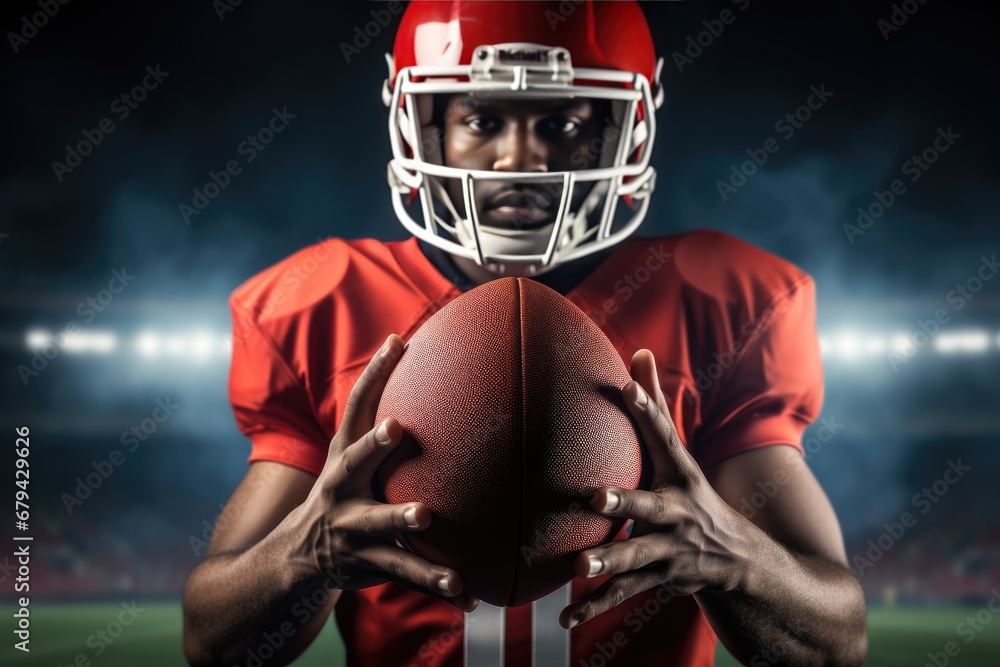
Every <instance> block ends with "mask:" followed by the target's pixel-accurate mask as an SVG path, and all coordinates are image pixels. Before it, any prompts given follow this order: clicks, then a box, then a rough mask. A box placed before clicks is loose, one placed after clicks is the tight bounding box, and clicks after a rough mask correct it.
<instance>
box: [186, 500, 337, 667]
mask: <svg viewBox="0 0 1000 667" xmlns="http://www.w3.org/2000/svg"><path fill="white" fill-rule="evenodd" d="M305 514H306V513H305V512H304V511H303V510H302V509H301V508H300V509H297V510H293V511H292V512H291V513H289V515H288V516H287V517H286V518H285V519H284V520H283V521H282V522H281V523H280V524H279V525H278V526H276V527H275V529H274V530H273V531H271V533H270V534H268V535H267V536H266V537H265V538H264V539H262V540H261V541H260V542H258V543H257V544H255V545H253V546H252V547H250V548H248V549H247V550H245V551H242V552H240V553H232V554H226V553H224V554H219V555H215V556H211V557H209V558H208V559H207V560H206V561H205V562H203V563H202V564H201V565H199V566H198V568H197V569H195V571H194V572H193V573H192V574H191V577H190V578H189V580H188V583H187V586H186V588H185V592H184V651H185V654H186V656H187V659H188V661H189V662H190V663H191V664H192V665H197V666H200V665H226V666H227V667H228V666H230V665H238V664H243V663H245V662H246V660H247V657H248V654H247V651H251V652H257V651H258V649H259V647H260V646H261V645H262V644H267V645H268V647H269V648H268V650H269V651H270V650H271V649H273V651H274V657H272V658H270V659H269V660H268V664H269V665H285V664H288V663H289V662H291V661H292V660H294V659H295V658H296V657H297V656H298V655H299V654H300V653H301V652H302V651H303V650H305V648H306V647H307V646H308V645H309V644H310V643H312V641H313V639H315V637H316V635H317V634H318V633H319V631H320V630H321V629H322V627H323V624H324V622H325V621H326V619H327V618H328V617H329V615H330V612H331V610H332V609H333V607H334V605H335V604H336V601H337V598H338V597H339V595H340V591H339V590H337V585H338V582H337V581H336V573H334V572H327V573H324V572H322V571H320V569H319V568H318V567H317V566H316V564H315V560H314V559H312V558H311V557H310V555H309V553H308V548H307V546H306V545H307V543H308V541H307V540H303V534H304V533H303V530H305V531H308V530H309V525H308V523H307V522H306V521H304V519H305ZM269 638H270V640H271V641H268V639H269ZM279 643H280V644H281V645H280V646H279V647H275V646H274V644H279Z"/></svg>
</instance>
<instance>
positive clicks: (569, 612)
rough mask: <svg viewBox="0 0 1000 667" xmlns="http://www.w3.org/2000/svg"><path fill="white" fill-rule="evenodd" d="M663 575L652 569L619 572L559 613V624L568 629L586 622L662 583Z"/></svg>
mask: <svg viewBox="0 0 1000 667" xmlns="http://www.w3.org/2000/svg"><path fill="white" fill-rule="evenodd" d="M661 579H662V576H661V575H659V574H658V573H656V572H652V571H646V572H643V571H639V572H628V573H626V574H619V575H616V576H614V577H612V578H611V579H608V580H607V581H606V582H604V583H603V584H601V585H600V586H598V587H597V588H595V589H594V590H593V592H591V593H590V595H587V596H586V597H585V598H583V599H582V600H580V601H578V602H574V603H573V604H571V605H569V606H568V607H566V608H565V609H563V610H562V613H561V614H559V624H560V625H562V626H563V627H564V628H566V629H567V630H568V629H569V628H572V627H574V626H577V625H579V624H580V623H586V622H587V621H589V620H590V619H592V618H594V617H595V616H597V615H598V614H603V613H604V612H606V611H607V610H608V609H611V608H612V607H617V606H618V605H620V604H621V603H623V602H625V601H626V600H628V599H629V598H630V597H632V596H633V595H638V594H639V593H642V592H643V591H645V590H648V589H650V588H652V587H654V586H656V585H657V584H659V583H660V581H661Z"/></svg>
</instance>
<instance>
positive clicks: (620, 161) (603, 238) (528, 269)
mask: <svg viewBox="0 0 1000 667" xmlns="http://www.w3.org/2000/svg"><path fill="white" fill-rule="evenodd" d="M475 51H476V53H477V54H482V62H478V61H476V62H474V63H473V64H472V65H434V66H421V67H413V68H403V69H402V70H400V72H399V74H398V77H396V79H395V81H396V84H395V86H394V87H390V85H389V81H391V80H392V79H393V75H394V73H393V71H392V66H391V59H390V78H389V79H388V80H387V81H386V84H385V86H384V88H383V99H384V101H385V103H386V104H387V105H388V106H389V126H390V142H391V145H392V150H393V159H392V160H391V161H390V162H389V170H388V179H389V185H390V188H391V190H392V203H393V208H394V210H395V212H396V215H397V216H398V217H399V220H400V222H402V224H403V226H404V227H406V229H407V230H408V231H409V232H410V233H412V234H413V235H415V236H417V237H418V238H420V239H421V240H423V241H425V242H426V243H429V244H430V245H433V246H435V247H438V248H440V249H442V250H444V251H446V252H448V253H450V254H452V255H454V256H455V257H462V258H466V259H469V260H473V261H475V262H476V264H478V265H479V266H481V267H483V269H485V270H487V271H490V272H493V273H496V274H498V275H505V276H535V275H540V274H541V273H545V272H546V271H550V270H551V269H553V268H555V267H556V266H558V265H560V264H562V263H565V262H569V261H573V260H575V259H579V258H582V257H585V256H587V255H591V254H593V253H596V252H599V251H602V250H604V249H606V248H609V247H612V246H614V245H617V244H618V243H620V242H621V241H623V240H625V238H627V237H628V236H629V235H631V234H632V233H633V232H634V231H635V230H636V228H637V227H638V226H639V224H640V223H641V221H642V219H643V218H644V217H645V214H646V210H647V208H648V206H649V197H650V194H651V193H652V191H653V188H654V185H655V171H654V169H653V168H652V167H651V166H650V165H649V155H650V151H651V147H652V143H653V137H654V133H655V127H656V125H655V121H654V119H653V116H654V111H655V109H656V108H657V107H658V106H659V105H660V103H661V102H662V90H660V88H659V85H658V78H659V72H660V69H662V59H661V60H660V61H659V63H658V66H657V76H656V79H657V81H654V84H655V86H656V90H657V93H656V96H655V98H654V94H653V92H652V89H651V85H650V82H649V81H647V80H646V78H645V77H643V76H642V75H641V74H635V73H631V72H622V71H617V70H603V69H585V68H578V69H575V70H574V68H573V66H572V63H571V61H570V57H569V52H568V51H566V50H565V49H562V48H558V47H547V46H543V45H538V44H522V43H511V44H498V45H494V46H481V47H479V48H477V49H476V50H475ZM509 54H515V55H518V54H521V55H530V56H532V57H531V58H528V57H521V58H518V57H514V56H510V55H509ZM505 58H508V59H509V62H508V61H507V60H505ZM535 61H539V63H541V64H531V63H534V62H535ZM411 70H414V71H417V74H416V75H414V74H413V73H412V72H411ZM554 73H555V74H554ZM463 81H464V83H463ZM577 81H580V83H579V84H578V83H577ZM623 83H627V84H629V86H622V84H623ZM512 91H513V92H512ZM463 92H464V93H469V94H478V95H490V94H497V95H499V94H503V95H505V96H511V95H518V94H523V96H524V97H525V99H532V98H534V99H538V98H539V97H544V98H559V99H562V98H576V97H583V98H586V97H594V98H602V99H607V100H611V101H612V103H613V104H614V105H616V107H615V108H618V109H619V110H620V111H621V113H620V114H617V115H618V117H619V118H620V123H619V126H620V127H622V128H624V129H623V130H622V134H621V141H620V142H619V139H618V138H617V137H616V138H615V139H614V142H609V147H608V148H607V149H605V150H603V151H602V157H601V164H599V165H598V166H597V167H596V168H591V169H578V170H573V171H557V172H548V173H545V174H540V173H537V172H512V171H511V172H499V171H474V170H468V169H460V168H454V167H448V166H445V165H444V164H443V162H442V160H441V156H440V152H439V151H437V152H436V153H435V152H434V151H433V148H434V146H435V145H437V142H436V141H426V137H424V136H423V135H422V128H426V127H428V126H429V125H430V121H429V118H428V117H426V116H427V112H428V110H429V108H430V107H431V106H432V105H431V104H429V101H430V98H429V96H432V95H438V94H459V93H463ZM639 105H641V107H642V108H643V109H644V110H645V113H644V114H643V116H642V117H640V116H639V114H638V112H637V109H638V108H639ZM619 146H620V148H619ZM445 179H454V180H457V181H458V182H459V183H461V185H462V189H463V192H464V193H465V199H466V201H471V199H472V197H471V196H470V195H469V193H470V191H472V190H474V188H475V187H476V186H477V185H478V184H479V183H481V182H485V181H490V182H497V181H504V182H506V183H510V184H530V183H534V184H539V183H553V184H555V186H557V187H558V188H560V192H562V193H563V195H562V197H563V200H564V201H563V204H562V205H561V206H560V209H559V213H558V214H557V215H556V220H555V222H553V223H551V224H549V225H546V226H545V227H542V228H540V229H535V230H524V229H517V230H515V229H505V228H496V227H490V226H486V225H483V224H479V225H478V239H477V234H475V233H474V229H473V222H472V220H470V219H469V218H468V217H467V216H462V215H459V214H458V212H457V211H456V210H455V209H456V207H455V205H454V204H455V202H450V200H449V198H448V196H447V194H446V192H445V188H444V187H443V186H442V181H444V180H445ZM584 187H590V188H592V189H591V194H594V197H590V196H588V197H587V198H586V200H585V201H584V203H583V204H581V205H579V206H573V205H571V202H572V201H573V199H574V198H573V193H574V191H576V190H577V188H584ZM435 202H436V203H442V204H445V205H446V206H447V208H448V209H449V211H448V213H450V217H451V220H448V219H446V218H443V217H441V216H439V215H438V214H437V212H436V211H435ZM619 202H624V203H626V204H627V206H628V208H629V209H630V211H629V217H627V218H626V220H625V222H624V223H622V224H620V225H618V224H617V223H616V216H615V210H616V207H617V205H618V203H619ZM414 205H415V206H417V207H418V208H419V212H416V216H417V217H416V219H415V218H414V216H413V213H414V212H413V211H411V210H410V209H412V208H413V206H414ZM408 207H409V208H408ZM574 209H575V210H574ZM421 218H422V221H420V222H418V220H419V219H421ZM477 219H478V216H477Z"/></svg>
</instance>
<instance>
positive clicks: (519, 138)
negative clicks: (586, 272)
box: [442, 95, 611, 229]
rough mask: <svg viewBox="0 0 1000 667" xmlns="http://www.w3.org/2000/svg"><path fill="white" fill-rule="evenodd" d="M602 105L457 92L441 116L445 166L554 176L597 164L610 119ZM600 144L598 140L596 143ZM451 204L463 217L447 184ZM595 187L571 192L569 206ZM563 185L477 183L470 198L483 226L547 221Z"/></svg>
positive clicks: (457, 194) (455, 190)
mask: <svg viewBox="0 0 1000 667" xmlns="http://www.w3.org/2000/svg"><path fill="white" fill-rule="evenodd" d="M610 110H611V105H610V103H609V102H608V101H606V100H588V99H561V100H525V99H517V100H515V99H486V100H483V99H477V98H476V97H474V96H471V95H455V96H452V97H451V98H450V99H449V100H448V101H447V105H446V107H445V110H444V114H443V119H442V122H443V125H444V146H443V148H444V163H445V165H447V166H449V167H458V168H463V169H477V170H486V171H501V172H503V171H527V172H542V173H545V172H553V171H569V170H579V169H589V168H593V167H595V166H596V165H597V162H598V159H599V156H600V152H599V151H598V150H594V147H595V146H596V147H598V148H600V147H601V146H603V142H601V141H599V140H600V138H601V134H602V132H603V130H604V128H605V126H606V121H607V120H608V119H609V117H610ZM595 140H597V141H595ZM446 181H447V182H446V187H447V190H448V194H449V195H450V197H451V200H452V202H453V203H454V204H455V206H456V208H458V210H459V212H460V213H462V214H463V215H465V205H464V199H463V196H462V185H461V183H459V182H458V181H457V179H446ZM591 187H592V184H589V183H583V184H581V185H579V186H577V187H576V188H575V191H574V195H573V201H572V202H571V209H575V208H576V207H577V206H579V204H580V203H581V202H582V201H583V199H584V197H586V195H587V193H588V192H589V191H590V188H591ZM561 191H562V185H561V184H557V183H535V184H526V183H514V182H509V181H508V182H503V181H476V183H475V186H474V191H473V194H474V198H475V203H476V207H477V209H478V211H479V219H480V222H481V223H482V224H484V225H489V226H493V227H503V228H508V229H536V228H539V227H544V226H545V225H548V224H551V223H552V222H553V220H554V219H555V215H556V212H557V210H558V208H559V197H560V195H561Z"/></svg>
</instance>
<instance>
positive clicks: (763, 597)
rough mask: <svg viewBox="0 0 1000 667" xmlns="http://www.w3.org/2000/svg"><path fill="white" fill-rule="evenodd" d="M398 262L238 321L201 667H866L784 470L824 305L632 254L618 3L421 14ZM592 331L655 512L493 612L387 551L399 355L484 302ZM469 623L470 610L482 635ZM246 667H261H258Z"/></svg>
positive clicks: (657, 93)
mask: <svg viewBox="0 0 1000 667" xmlns="http://www.w3.org/2000/svg"><path fill="white" fill-rule="evenodd" d="M387 58H388V65H389V73H388V77H387V79H386V81H385V84H384V87H383V91H382V96H383V101H384V103H385V104H386V105H387V106H388V117H389V133H390V144H391V149H392V158H391V161H390V162H389V166H388V182H389V188H390V196H391V197H392V201H393V207H394V210H395V212H396V214H397V216H398V218H399V220H400V222H401V223H402V224H403V226H404V227H405V228H406V229H407V230H408V231H409V232H410V233H411V234H412V237H411V238H409V239H408V240H405V241H401V242H388V243H387V242H382V241H379V240H375V239H360V240H342V239H330V240H327V241H324V242H322V243H319V244H316V245H314V246H311V247H309V248H306V249H304V250H302V251H300V252H298V253H297V254H295V255H293V256H292V257H289V258H287V259H285V260H283V261H282V262H280V263H279V264H277V265H275V266H273V267H271V268H269V269H267V270H265V271H263V272H262V273H260V274H259V275H257V276H254V277H253V278H251V279H250V280H249V281H247V282H246V283H245V284H243V285H242V286H241V287H240V288H239V289H237V290H236V291H235V292H234V294H233V295H232V298H231V302H230V305H231V308H232V314H233V321H234V328H235V333H234V341H233V356H232V367H231V374H230V398H231V402H232V405H233V408H234V411H235V414H236V418H237V421H238V424H239V427H240V429H241V430H242V431H243V433H245V434H246V435H247V436H248V437H249V438H250V441H251V454H250V458H249V460H250V465H249V469H248V471H247V473H246V476H245V478H244V480H243V481H242V483H241V484H240V485H239V487H238V488H237V489H236V490H235V492H234V493H233V495H232V498H231V499H230V501H229V506H228V507H227V509H226V511H225V513H226V516H228V517H230V520H229V521H228V522H227V523H226V525H225V526H218V527H217V529H216V531H215V533H214V535H213V537H212V542H211V546H210V549H209V552H208V555H207V557H206V559H205V561H204V562H203V563H202V564H201V565H199V567H198V568H197V569H196V570H195V571H194V572H193V573H192V575H191V577H190V580H189V582H188V585H187V588H186V591H185V598H184V627H185V650H186V655H187V657H188V660H189V661H190V662H191V663H192V664H194V665H226V666H227V667H228V666H231V665H237V664H238V665H252V664H271V665H277V664H287V663H289V662H291V661H292V660H294V659H295V658H296V657H297V656H298V655H299V654H300V653H301V652H302V651H303V650H304V649H305V648H306V647H307V646H308V645H309V644H310V643H311V642H312V641H313V639H314V638H315V637H316V635H317V634H318V633H319V631H320V629H321V628H322V626H323V624H324V623H325V622H326V620H327V618H328V617H329V616H330V614H331V613H335V615H336V620H337V623H338V625H339V628H340V633H341V636H342V637H343V640H344V642H345V647H346V653H347V661H348V664H349V665H357V666H363V667H376V666H389V667H394V666H397V665H398V666H407V665H434V666H445V665H446V666H448V667H460V666H462V665H470V666H473V667H484V666H485V667H489V666H491V665H509V666H513V665H526V666H527V665H539V666H543V665H544V666H546V667H549V666H552V667H558V666H560V665H574V666H576V665H581V666H588V665H591V666H601V665H629V666H633V667H634V666H638V665H671V666H678V665H684V666H697V667H708V666H710V665H712V664H713V660H714V651H715V645H716V640H717V638H718V639H720V640H721V641H722V642H723V643H724V644H725V646H726V647H727V648H728V649H729V650H730V651H731V652H732V653H733V655H735V656H736V657H737V658H738V659H739V660H740V661H741V662H743V663H744V664H748V665H754V666H755V667H756V666H757V665H761V664H779V663H780V664H794V665H813V664H815V665H821V664H822V665H858V664H860V663H861V662H862V660H863V658H864V656H865V653H866V650H867V639H866V631H865V604H864V597H863V594H862V591H861V588H860V586H859V584H858V582H857V581H856V580H855V578H854V577H853V576H852V574H851V573H850V571H849V570H848V567H847V560H846V555H845V552H844V547H843V543H842V538H841V534H840V528H839V525H838V522H837V518H836V516H835V514H834V512H833V510H832V508H831V506H830V503H829V501H828V500H827V498H826V496H825V494H824V492H823V490H822V489H821V487H820V486H819V484H818V483H817V481H816V479H815V478H814V477H813V475H812V474H811V472H810V470H809V468H808V466H807V465H806V464H805V462H804V460H803V456H802V445H801V436H802V433H803V431H804V429H805V428H806V427H807V426H808V425H809V424H810V423H811V422H813V421H814V420H816V419H817V417H818V416H819V412H820V408H821V403H822V393H823V389H822V369H821V364H820V356H819V342H818V336H817V332H816V327H815V292H814V285H813V282H812V279H811V278H810V277H809V276H808V275H807V274H805V273H804V272H803V271H801V270H800V269H798V268H797V267H795V266H793V265H792V264H790V263H788V262H786V261H784V260H782V259H779V258H778V257H775V256H774V255H771V254H769V253H767V252H765V251H763V250H760V249H758V248H756V247H753V246H751V245H749V244H747V243H744V242H742V241H740V240H738V239H736V238H733V237H731V236H728V235H726V234H722V233H718V232H711V231H698V232H692V233H686V234H678V235H674V236H665V237H641V236H637V235H635V234H634V232H635V231H636V229H637V228H638V227H639V225H640V224H641V222H642V220H643V218H644V216H645V215H646V212H647V207H648V205H649V199H650V195H651V194H652V192H653V190H654V187H655V180H656V179H655V171H654V168H653V166H652V165H651V164H650V152H651V149H652V146H653V143H654V141H655V137H656V113H657V108H658V107H659V106H660V105H661V103H662V101H663V99H664V90H663V87H662V82H661V81H660V78H661V74H662V72H661V68H662V61H660V62H659V63H658V61H657V59H656V56H655V51H654V48H653V41H652V38H651V35H650V31H649V27H648V25H647V23H646V20H645V18H644V16H643V14H642V11H641V9H640V7H639V5H638V3H635V2H628V1H621V2H592V1H579V0H578V1H575V2H572V3H547V2H487V1H482V2H468V1H465V2H462V1H451V0H449V1H432V0H424V1H422V0H416V1H414V2H412V3H410V5H409V6H408V7H407V9H406V11H405V14H404V15H403V17H402V20H401V24H400V27H399V30H398V34H397V37H396V42H395V47H394V52H393V53H392V54H391V55H390V56H388V57H387ZM511 275H515V276H526V277H529V278H531V279H534V280H538V281H540V282H543V283H545V284H547V285H549V286H550V287H553V288H554V289H556V290H557V291H559V292H560V293H562V294H563V295H564V296H565V297H566V298H568V299H569V300H570V301H572V302H573V303H575V304H576V305H577V306H579V307H580V308H581V309H582V310H583V311H584V312H586V313H588V314H589V315H590V316H591V317H592V318H593V319H594V321H595V322H597V323H598V324H599V325H600V327H601V328H602V330H603V331H604V332H605V333H606V334H607V336H608V338H609V339H610V340H611V341H612V343H613V344H614V345H615V347H616V349H617V350H618V351H619V352H620V354H621V355H622V358H623V359H624V360H625V361H626V363H627V364H630V369H631V375H632V378H633V381H632V382H630V383H629V384H628V385H627V386H626V387H625V388H624V390H623V399H624V401H625V404H626V405H627V407H628V409H629V411H630V413H631V415H632V416H633V417H634V419H635V423H636V424H637V427H638V429H639V431H640V434H641V436H642V438H643V441H644V443H645V445H646V447H647V449H648V451H649V454H650V458H651V460H652V464H653V481H652V485H651V487H650V488H649V489H640V490H627V489H615V488H608V489H599V490H597V492H596V493H595V494H594V497H593V501H592V505H593V508H592V509H593V511H595V512H599V513H603V514H606V515H608V516H615V517H622V518H625V519H628V520H629V522H628V524H627V527H628V528H627V529H623V531H622V532H621V533H619V535H618V536H617V537H616V539H615V540H613V541H612V542H610V543H608V544H606V545H602V546H600V547H597V548H593V549H588V550H586V551H584V552H582V553H580V554H579V555H578V557H577V560H576V574H577V577H576V578H575V579H574V580H573V581H572V582H570V583H569V584H567V585H566V586H565V587H563V588H562V589H560V590H558V591H556V592H554V593H552V594H551V595H548V596H546V597H545V598H543V599H541V600H538V601H536V602H534V603H532V604H530V605H522V606H520V607H513V608H494V607H490V606H489V605H486V604H481V605H480V604H478V601H477V600H475V599H473V598H472V597H471V596H469V595H468V594H467V593H465V592H463V584H462V579H461V576H460V574H459V573H458V572H455V571H452V570H450V569H448V568H445V567H441V566H440V565H438V564H435V563H430V562H427V561H425V560H424V559H422V558H421V557H419V556H418V555H416V554H414V553H412V552H410V551H408V550H406V549H404V548H402V547H401V546H400V545H399V544H398V543H397V542H396V541H395V540H394V539H393V534H394V533H396V532H406V531H419V530H423V529H426V528H427V526H428V525H430V522H431V521H432V520H433V519H432V517H431V513H430V511H429V510H428V508H427V507H426V506H425V505H423V504H421V503H407V504H402V505H391V504H387V503H382V502H379V501H378V500H377V499H376V498H375V497H373V494H372V489H371V481H372V477H373V475H374V472H375V470H376V469H377V467H378V465H379V463H380V462H381V461H382V460H383V459H384V458H385V456H386V455H387V453H388V452H389V451H390V450H391V449H392V448H393V447H394V446H395V445H396V444H398V443H399V441H400V438H401V436H402V428H401V426H400V425H399V423H398V422H397V421H395V420H394V419H393V418H387V419H385V420H384V421H383V422H382V423H381V424H379V425H377V426H376V424H375V423H374V420H375V412H376V408H377V406H378V403H379V398H380V395H381V391H382V388H383V387H384V386H385V383H386V380H387V378H388V375H389V374H390V373H391V371H392V368H393V366H394V364H395V362H396V361H397V360H398V359H399V358H400V356H401V355H402V354H403V353H404V344H405V341H406V339H407V338H409V336H410V335H411V334H412V333H413V332H414V331H415V330H416V329H417V328H418V327H419V326H420V325H421V324H422V323H423V322H424V321H426V319H427V318H428V317H430V316H431V315H432V314H433V313H434V312H436V311H437V310H438V309H440V308H441V307H442V306H443V305H444V304H446V303H448V302H449V301H450V300H452V299H454V298H456V297H457V296H459V295H461V294H462V293H463V292H464V291H466V290H469V289H471V288H472V287H474V286H476V285H479V284H482V283H484V282H486V281H489V280H493V279H495V278H497V277H501V276H511ZM477 605H478V608H477ZM255 661H256V662H255Z"/></svg>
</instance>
